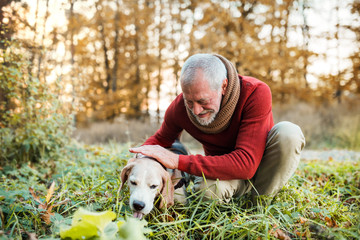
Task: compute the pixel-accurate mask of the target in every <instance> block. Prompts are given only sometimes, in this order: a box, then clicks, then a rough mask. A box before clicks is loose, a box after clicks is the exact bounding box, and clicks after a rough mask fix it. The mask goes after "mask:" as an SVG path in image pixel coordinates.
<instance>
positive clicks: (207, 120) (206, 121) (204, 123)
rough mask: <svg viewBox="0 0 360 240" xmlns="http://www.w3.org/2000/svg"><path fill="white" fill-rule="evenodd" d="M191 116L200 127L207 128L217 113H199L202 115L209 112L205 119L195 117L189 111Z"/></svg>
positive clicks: (212, 111) (211, 111)
mask: <svg viewBox="0 0 360 240" xmlns="http://www.w3.org/2000/svg"><path fill="white" fill-rule="evenodd" d="M190 112H191V114H192V115H193V116H194V117H195V119H196V120H197V121H198V123H199V124H200V125H202V126H208V125H209V124H210V123H212V122H213V121H214V120H215V118H216V115H217V113H218V112H215V111H214V110H205V111H203V112H201V113H200V114H204V113H207V112H210V115H209V116H208V117H207V118H201V117H199V116H197V115H195V113H194V112H193V111H192V110H191V109H190Z"/></svg>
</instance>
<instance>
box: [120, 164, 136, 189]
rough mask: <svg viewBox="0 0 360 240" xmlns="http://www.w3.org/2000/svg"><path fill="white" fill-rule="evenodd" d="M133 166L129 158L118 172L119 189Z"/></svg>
mask: <svg viewBox="0 0 360 240" xmlns="http://www.w3.org/2000/svg"><path fill="white" fill-rule="evenodd" d="M134 166H135V163H134V160H133V159H130V160H129V161H128V163H127V165H126V166H125V167H124V168H123V169H122V170H121V173H120V179H121V186H120V189H121V188H122V187H123V186H124V184H125V182H126V180H127V179H128V177H129V174H130V172H131V170H132V168H133V167H134Z"/></svg>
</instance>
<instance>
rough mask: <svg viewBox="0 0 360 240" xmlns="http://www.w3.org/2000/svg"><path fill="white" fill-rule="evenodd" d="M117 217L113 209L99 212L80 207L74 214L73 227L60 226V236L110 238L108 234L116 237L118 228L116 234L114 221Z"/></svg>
mask: <svg viewBox="0 0 360 240" xmlns="http://www.w3.org/2000/svg"><path fill="white" fill-rule="evenodd" d="M115 218H116V214H115V213H114V212H112V211H106V212H100V213H97V212H91V211H88V210H85V209H83V208H80V209H79V210H77V211H76V212H75V214H74V217H73V221H72V224H71V227H69V228H65V229H64V228H60V237H61V238H70V239H89V238H91V237H100V239H109V238H106V236H114V237H115V234H116V232H117V229H116V231H115V234H114V223H113V222H112V220H113V219H115ZM108 225H110V226H108ZM115 227H116V224H115ZM105 230H106V231H105Z"/></svg>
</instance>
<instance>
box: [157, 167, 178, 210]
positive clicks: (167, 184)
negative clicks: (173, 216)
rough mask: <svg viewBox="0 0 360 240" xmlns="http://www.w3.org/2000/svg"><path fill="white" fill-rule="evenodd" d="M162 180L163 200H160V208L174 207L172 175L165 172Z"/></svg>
mask: <svg viewBox="0 0 360 240" xmlns="http://www.w3.org/2000/svg"><path fill="white" fill-rule="evenodd" d="M161 178H162V188H161V191H160V194H161V199H160V206H159V207H160V208H163V207H164V206H166V207H170V206H172V205H174V191H175V189H174V185H173V183H172V181H171V176H170V174H169V173H168V172H167V171H165V170H163V171H162V173H161Z"/></svg>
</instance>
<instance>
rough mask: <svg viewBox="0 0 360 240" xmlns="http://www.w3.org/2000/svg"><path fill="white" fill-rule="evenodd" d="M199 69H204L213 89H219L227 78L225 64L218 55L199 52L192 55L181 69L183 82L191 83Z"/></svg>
mask: <svg viewBox="0 0 360 240" xmlns="http://www.w3.org/2000/svg"><path fill="white" fill-rule="evenodd" d="M198 69H201V70H202V71H203V73H204V75H205V78H206V79H207V80H208V82H209V85H210V88H212V89H213V90H219V89H220V88H221V86H222V83H223V80H224V79H225V78H227V71H226V68H225V65H224V64H223V63H222V62H221V60H220V59H219V58H218V57H216V56H214V55H212V54H206V53H199V54H195V55H192V56H191V57H189V58H188V59H187V60H186V61H185V63H184V65H183V67H182V69H181V77H180V81H181V84H182V85H188V84H191V83H192V82H193V81H194V80H195V77H196V71H197V70H198Z"/></svg>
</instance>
